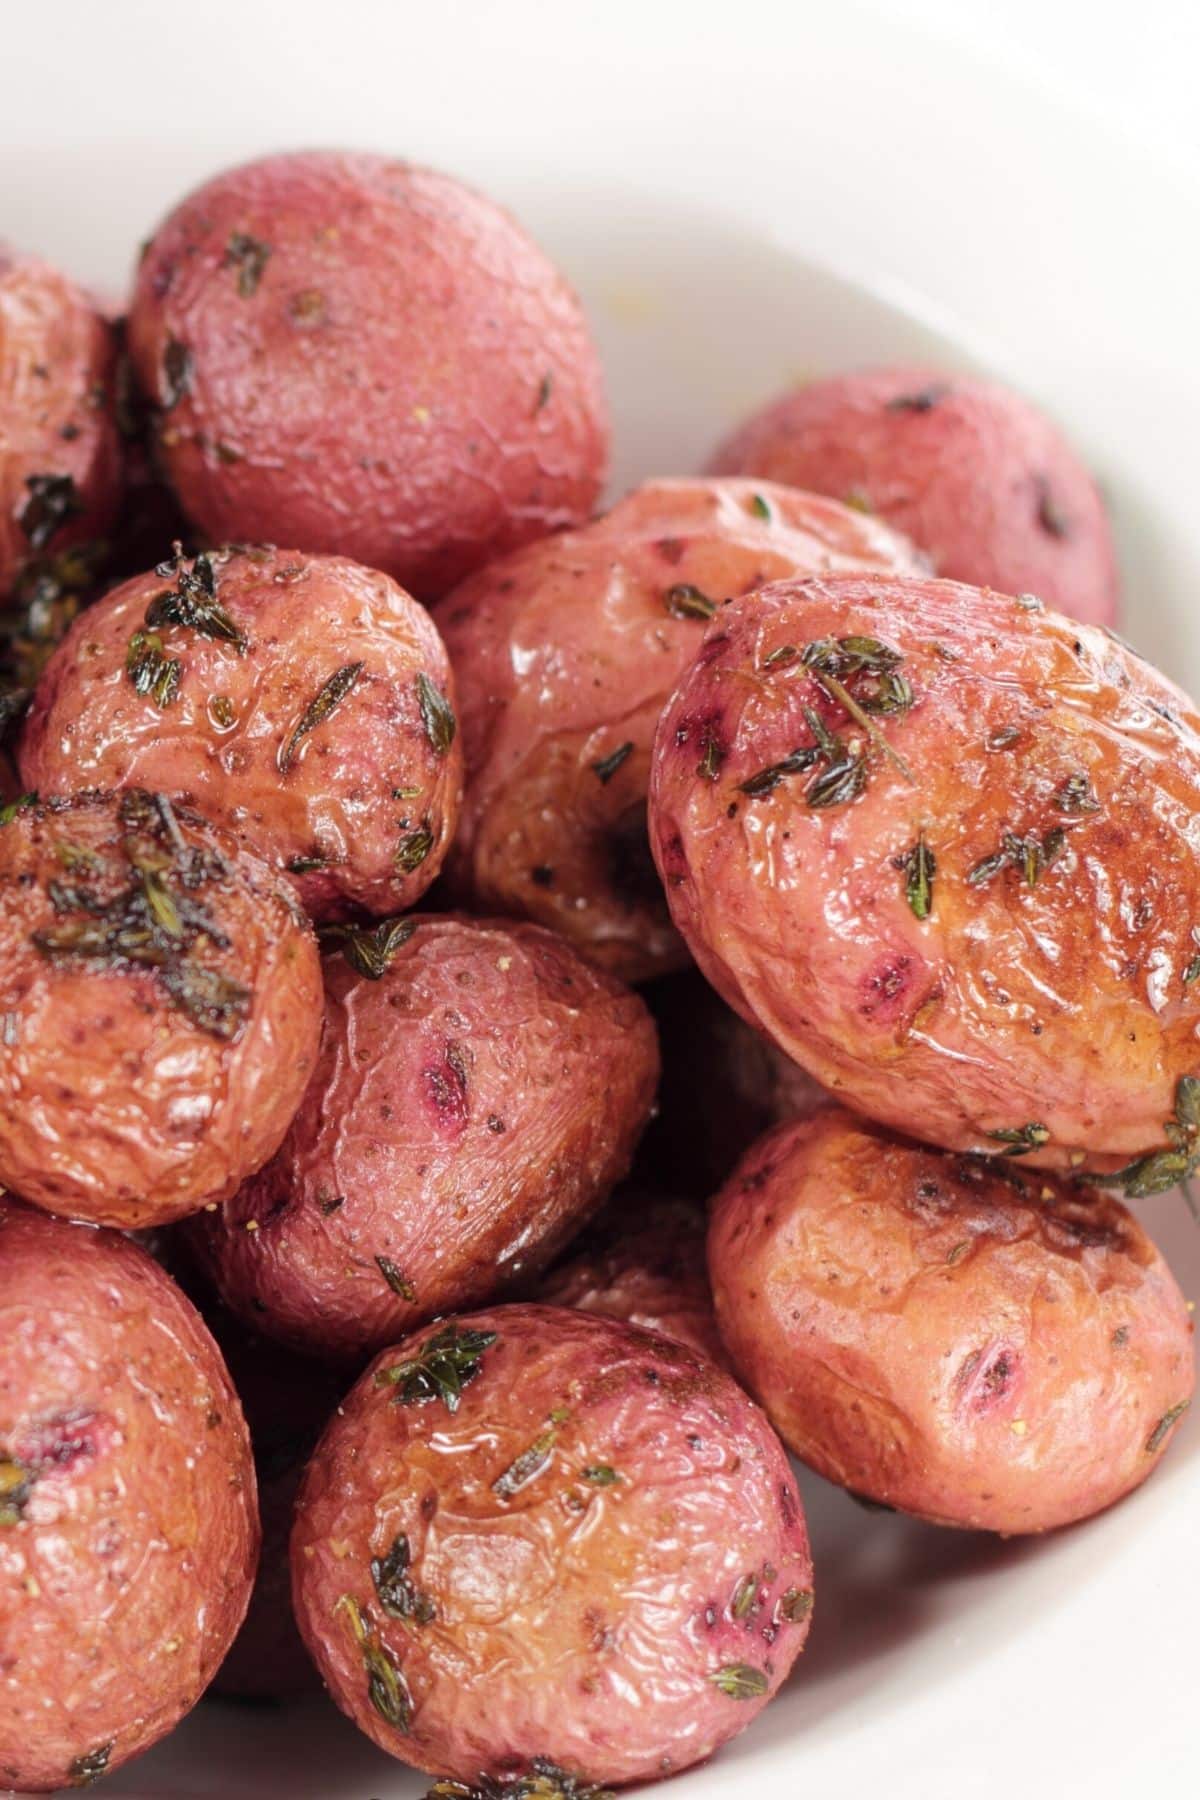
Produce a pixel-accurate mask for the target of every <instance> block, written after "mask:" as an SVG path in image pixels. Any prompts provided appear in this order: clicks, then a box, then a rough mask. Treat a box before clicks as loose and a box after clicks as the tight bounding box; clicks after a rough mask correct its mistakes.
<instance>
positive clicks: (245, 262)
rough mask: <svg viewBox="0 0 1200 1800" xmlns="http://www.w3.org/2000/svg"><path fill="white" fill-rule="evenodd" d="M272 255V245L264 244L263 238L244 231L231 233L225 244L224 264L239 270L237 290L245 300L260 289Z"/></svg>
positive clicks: (226, 266)
mask: <svg viewBox="0 0 1200 1800" xmlns="http://www.w3.org/2000/svg"><path fill="white" fill-rule="evenodd" d="M270 256H271V246H270V244H264V243H263V242H262V240H261V238H254V237H249V236H247V234H246V233H245V232H244V231H235V232H234V233H233V234H232V235H231V237H230V239H229V242H228V244H227V245H226V246H225V261H224V265H223V266H224V267H225V268H227V269H229V268H234V269H236V270H237V290H238V293H239V294H240V295H241V296H242V299H243V300H249V299H250V297H251V295H252V294H255V293H256V292H257V291H258V284H259V282H260V281H261V280H262V278H263V270H264V269H265V268H266V266H267V263H268V262H269V260H270Z"/></svg>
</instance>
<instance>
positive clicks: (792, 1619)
mask: <svg viewBox="0 0 1200 1800" xmlns="http://www.w3.org/2000/svg"><path fill="white" fill-rule="evenodd" d="M812 1609H813V1595H812V1589H811V1588H789V1589H788V1591H787V1593H786V1594H785V1595H784V1596H783V1599H782V1600H781V1601H780V1602H779V1616H780V1618H783V1619H786V1620H787V1622H788V1624H789V1625H799V1624H800V1623H801V1621H802V1620H804V1619H807V1617H808V1615H809V1613H810V1612H811V1611H812Z"/></svg>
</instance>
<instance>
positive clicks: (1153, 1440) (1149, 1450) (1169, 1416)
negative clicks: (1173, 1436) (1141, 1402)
mask: <svg viewBox="0 0 1200 1800" xmlns="http://www.w3.org/2000/svg"><path fill="white" fill-rule="evenodd" d="M1190 1405H1191V1401H1190V1400H1180V1401H1178V1402H1177V1403H1176V1404H1175V1405H1174V1406H1172V1407H1171V1409H1170V1410H1169V1411H1168V1412H1165V1413H1164V1414H1163V1416H1162V1418H1161V1419H1160V1420H1159V1421H1158V1424H1157V1425H1156V1426H1155V1427H1154V1430H1153V1431H1152V1432H1151V1433H1150V1436H1149V1437H1148V1438H1147V1439H1146V1455H1147V1456H1153V1455H1154V1453H1155V1451H1156V1450H1161V1448H1162V1446H1163V1443H1164V1442H1165V1440H1166V1437H1167V1434H1168V1432H1169V1431H1170V1429H1171V1427H1172V1425H1174V1424H1175V1423H1176V1421H1177V1420H1179V1419H1182V1417H1183V1415H1184V1413H1185V1412H1186V1411H1187V1409H1188V1407H1189V1406H1190Z"/></svg>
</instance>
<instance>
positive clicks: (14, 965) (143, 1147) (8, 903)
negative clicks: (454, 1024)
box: [0, 794, 321, 1227]
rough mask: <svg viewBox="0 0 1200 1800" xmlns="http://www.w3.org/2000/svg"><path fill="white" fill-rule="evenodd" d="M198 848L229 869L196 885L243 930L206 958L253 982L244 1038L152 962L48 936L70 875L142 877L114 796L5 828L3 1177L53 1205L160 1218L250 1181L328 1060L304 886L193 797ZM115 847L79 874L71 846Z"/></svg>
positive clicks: (188, 821) (109, 888)
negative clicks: (54, 941)
mask: <svg viewBox="0 0 1200 1800" xmlns="http://www.w3.org/2000/svg"><path fill="white" fill-rule="evenodd" d="M175 819H176V823H177V826H178V829H179V831H180V833H181V837H182V840H183V842H184V844H185V845H186V846H187V848H188V849H189V850H199V851H202V852H211V853H213V854H214V855H215V856H218V857H220V858H221V859H223V863H224V869H225V873H224V874H223V875H222V876H219V877H214V878H212V879H209V880H206V881H205V882H204V883H203V885H201V886H200V887H198V888H196V889H195V890H188V889H186V888H181V889H179V890H177V891H179V892H181V893H182V894H188V895H189V897H190V898H192V899H194V900H196V901H198V902H199V903H200V904H202V905H203V906H204V907H205V908H206V909H207V910H208V912H209V914H210V916H211V917H212V919H213V920H214V922H215V924H216V927H217V928H218V929H219V930H220V931H222V932H223V933H224V934H225V936H226V937H227V938H228V939H229V945H228V947H227V948H220V947H217V946H214V945H213V944H211V943H209V942H207V941H205V940H204V939H203V938H202V939H200V940H199V941H198V943H197V945H196V947H195V950H194V952H193V955H194V960H195V962H196V963H198V964H200V965H202V966H203V967H204V968H207V969H211V970H213V971H216V972H217V973H219V974H221V975H225V976H228V977H231V978H232V979H233V980H235V981H237V982H238V983H240V984H241V985H242V986H243V987H244V988H247V989H249V991H250V994H251V999H250V1002H249V1006H248V1012H247V1014H246V1016H245V1018H244V1019H243V1020H242V1022H241V1029H240V1035H239V1036H238V1037H236V1038H235V1039H232V1040H226V1039H222V1038H220V1037H218V1036H215V1035H212V1034H211V1033H210V1032H208V1031H207V1030H205V1029H203V1028H202V1027H201V1026H199V1025H197V1024H194V1023H193V1022H192V1020H191V1019H190V1018H189V1017H188V1016H186V1015H185V1013H184V1012H182V1011H181V1010H179V1009H177V1008H176V1007H175V1006H174V1005H173V1003H172V1001H171V999H170V997H169V995H168V994H167V993H166V992H165V991H164V989H163V987H162V985H161V983H160V981H159V978H158V976H157V974H156V972H155V971H154V970H152V969H145V968H134V967H132V966H126V967H123V968H122V967H110V966H108V965H106V964H102V963H100V962H97V961H92V960H89V959H85V958H82V957H79V958H69V959H62V960H54V961H51V960H49V959H48V958H47V957H46V956H43V955H42V954H41V953H40V952H39V951H38V949H37V948H36V946H35V945H34V943H33V942H32V941H31V937H32V934H33V933H34V932H35V931H44V930H47V929H52V928H54V927H56V926H60V925H61V924H62V923H63V921H64V918H66V919H67V920H69V921H73V920H75V919H77V918H78V917H79V916H80V915H79V914H78V913H76V912H68V913H66V914H62V913H56V912H55V910H54V906H53V904H52V901H51V898H50V894H49V891H48V887H49V884H51V883H53V882H70V881H72V880H75V881H82V882H84V883H87V882H92V881H94V883H95V889H94V891H96V892H97V893H98V894H101V896H102V897H104V898H107V897H108V896H109V895H110V894H112V893H114V892H116V891H119V890H120V889H122V888H123V887H124V886H125V884H126V882H127V881H128V880H129V878H130V874H131V871H130V868H129V865H128V864H127V863H126V862H125V861H124V850H123V844H124V843H125V842H126V841H127V838H128V834H127V833H126V832H125V831H124V830H123V829H122V827H121V826H120V825H119V824H118V814H117V800H116V798H115V797H114V796H111V795H94V794H92V795H80V796H78V797H77V798H75V799H74V800H70V801H58V802H53V803H50V804H42V805H38V806H34V807H32V808H30V809H27V810H25V811H23V812H20V813H18V814H17V816H16V817H15V818H14V819H12V820H11V821H10V823H9V824H7V825H5V826H3V827H2V828H0V1016H3V1017H4V1019H5V1029H4V1031H3V1032H2V1033H0V1182H3V1183H4V1185H5V1186H6V1187H9V1188H11V1189H12V1190H13V1191H14V1192H16V1193H18V1194H20V1195H21V1196H22V1197H23V1198H24V1199H26V1200H30V1201H33V1202H34V1203H35V1204H36V1205H38V1206H41V1207H44V1208H45V1209H46V1210H47V1211H48V1212H56V1213H64V1214H67V1215H69V1216H70V1217H73V1218H80V1219H87V1220H90V1221H91V1222H93V1223H96V1224H105V1225H121V1226H129V1227H134V1226H152V1225H162V1224H166V1223H168V1222H169V1221H170V1220H172V1219H177V1218H181V1217H183V1216H184V1214H186V1213H189V1212H194V1211H196V1210H197V1209H198V1208H199V1207H201V1206H203V1205H205V1204H206V1203H207V1202H209V1201H213V1202H215V1201H217V1200H220V1199H222V1198H223V1197H224V1196H225V1195H226V1194H229V1193H232V1192H233V1191H234V1190H235V1189H236V1188H237V1187H238V1186H239V1184H240V1183H241V1182H242V1181H243V1180H244V1179H245V1178H246V1176H247V1175H249V1174H250V1173H251V1172H252V1171H253V1170H254V1169H257V1168H258V1167H259V1166H260V1165H261V1164H262V1163H263V1162H265V1161H266V1159H267V1158H268V1157H269V1156H270V1155H271V1154H272V1153H273V1152H274V1151H275V1149H276V1148H277V1147H278V1145H279V1142H280V1139H281V1138H282V1136H283V1134H284V1132H285V1131H286V1129H287V1127H288V1125H289V1124H290V1122H291V1118H292V1114H293V1113H294V1112H295V1110H296V1106H297V1104H298V1102H299V1100H300V1097H301V1095H302V1094H303V1092H304V1089H305V1087H306V1085H307V1081H308V1076H309V1073H310V1071H311V1069H312V1067H313V1063H314V1061H315V1059H316V1052H317V1041H318V1034H319V1030H320V1017H321V970H320V958H319V956H318V954H317V947H316V943H315V941H314V939H313V936H312V932H311V931H310V929H309V927H308V925H307V923H306V922H305V921H304V920H303V919H302V918H301V916H300V914H299V912H298V909H297V908H296V904H295V901H294V900H293V898H292V896H291V893H290V891H288V890H287V889H286V888H285V887H284V885H283V884H281V883H280V882H279V881H278V880H277V879H276V878H275V876H274V875H273V874H272V873H271V871H270V870H269V869H268V868H267V867H266V865H265V864H264V863H262V862H260V861H259V860H258V858H257V857H254V856H252V855H250V853H249V852H248V851H246V850H244V849H242V848H241V847H240V846H239V845H238V844H237V842H236V841H235V840H234V839H232V838H229V837H227V836H226V835H225V834H223V833H220V832H218V831H216V830H215V829H213V828H212V827H210V826H208V825H207V824H205V822H204V821H203V820H201V819H200V818H198V817H197V815H196V814H194V813H189V812H187V811H185V810H183V809H177V810H176V813H175ZM63 844H69V845H71V846H72V847H73V848H74V849H75V850H76V851H77V852H82V853H83V855H84V857H85V858H86V857H87V856H88V855H89V854H90V855H95V856H97V857H100V858H102V859H103V867H102V870H101V872H100V873H97V874H95V875H93V874H92V873H91V867H94V865H92V866H90V867H89V868H88V870H87V871H86V872H85V873H83V874H82V875H81V874H80V873H79V871H78V870H76V872H75V874H74V875H73V876H72V874H71V873H70V872H68V871H67V870H66V869H65V868H64V864H63V861H62V859H61V856H60V854H59V846H61V845H63Z"/></svg>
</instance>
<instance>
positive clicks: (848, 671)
mask: <svg viewBox="0 0 1200 1800" xmlns="http://www.w3.org/2000/svg"><path fill="white" fill-rule="evenodd" d="M802 660H803V662H804V665H805V667H806V668H807V669H808V670H809V672H810V673H811V675H812V677H813V679H814V680H815V681H816V683H817V685H818V686H819V687H820V688H821V689H822V690H823V691H824V692H825V694H826V695H828V697H829V698H830V699H831V700H834V701H836V702H837V704H838V705H839V706H840V707H842V709H843V710H844V711H845V712H847V713H849V715H850V717H851V718H852V719H853V720H854V721H855V723H856V724H858V725H861V726H862V728H863V730H864V731H865V732H866V733H867V736H868V737H869V738H870V739H871V742H872V743H873V744H875V745H876V746H877V747H878V748H879V749H880V750H882V751H883V753H884V755H885V756H887V757H888V758H889V759H890V760H891V761H892V762H893V763H895V765H896V767H897V768H898V769H899V770H900V773H901V774H902V775H903V776H904V778H905V780H906V781H908V782H910V783H912V782H915V779H916V778H915V776H914V775H913V772H912V770H911V769H910V768H909V766H908V763H907V762H906V761H905V759H904V757H903V756H901V754H900V752H899V751H898V750H896V749H895V748H894V747H893V746H892V745H891V744H890V743H889V742H888V740H887V738H885V737H884V735H883V733H882V732H881V731H880V729H879V727H878V726H877V725H876V724H875V722H874V719H873V718H872V717H871V715H872V714H873V713H896V712H906V711H907V710H908V708H909V707H910V706H911V705H912V703H913V691H912V688H911V687H910V685H909V683H908V681H907V679H906V678H905V677H904V676H903V675H901V674H900V673H899V672H898V670H899V665H900V663H901V662H902V661H903V658H902V656H901V654H900V652H899V651H898V650H896V649H894V648H893V647H892V645H891V644H885V643H884V642H883V641H882V640H881V639H879V638H871V637H860V636H851V637H843V638H818V639H816V641H815V642H813V643H811V644H808V645H807V646H806V647H805V650H804V654H803V659H802ZM852 680H853V681H854V683H855V689H854V691H853V692H851V689H850V687H849V686H848V685H847V684H848V683H849V682H850V681H852ZM806 714H807V716H808V718H809V721H810V723H811V721H812V714H811V712H809V711H808V709H807V708H806ZM814 729H815V728H814ZM817 739H818V742H821V738H820V734H819V733H818V734H817ZM823 747H824V746H823ZM863 780H864V782H865V770H864V772H863ZM855 791H856V792H858V791H860V790H858V789H856V790H855ZM851 797H853V796H851Z"/></svg>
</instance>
